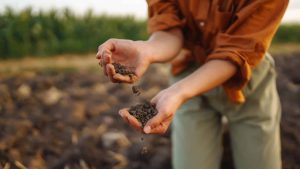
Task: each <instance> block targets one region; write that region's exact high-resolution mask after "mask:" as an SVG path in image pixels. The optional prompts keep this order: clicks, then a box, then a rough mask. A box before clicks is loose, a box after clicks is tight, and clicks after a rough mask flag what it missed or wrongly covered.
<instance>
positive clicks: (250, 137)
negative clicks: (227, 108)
mask: <svg viewBox="0 0 300 169" xmlns="http://www.w3.org/2000/svg"><path fill="white" fill-rule="evenodd" d="M269 59H270V58H269ZM264 62H265V63H262V65H260V67H258V68H257V69H256V70H255V71H254V74H253V78H254V80H253V81H252V82H250V83H251V84H250V85H252V86H251V88H250V89H249V93H250V95H249V96H248V97H247V102H246V103H245V104H243V105H241V106H237V110H238V111H236V112H230V113H228V115H227V117H228V119H229V129H230V136H231V142H232V149H233V157H234V164H235V167H236V169H280V168H281V152H280V151H281V146H280V116H281V107H280V101H279V97H278V94H277V90H276V83H275V71H274V67H273V65H272V63H271V62H270V61H264ZM268 66H270V67H268ZM256 79H259V80H258V81H259V82H256ZM251 90H252V91H251Z"/></svg>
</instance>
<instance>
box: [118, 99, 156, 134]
mask: <svg viewBox="0 0 300 169" xmlns="http://www.w3.org/2000/svg"><path fill="white" fill-rule="evenodd" d="M119 114H120V115H121V117H122V118H123V119H124V120H125V121H126V122H128V123H129V124H130V125H131V126H132V127H134V128H136V129H137V130H139V131H142V130H143V127H144V126H145V125H146V123H147V122H148V121H149V120H150V119H151V118H153V117H154V116H155V115H157V110H156V108H155V106H154V105H153V104H151V103H150V102H145V103H142V104H137V105H135V106H131V107H130V108H129V109H128V108H125V109H122V110H120V111H119Z"/></svg>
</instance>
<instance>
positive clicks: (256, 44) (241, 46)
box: [207, 0, 288, 102]
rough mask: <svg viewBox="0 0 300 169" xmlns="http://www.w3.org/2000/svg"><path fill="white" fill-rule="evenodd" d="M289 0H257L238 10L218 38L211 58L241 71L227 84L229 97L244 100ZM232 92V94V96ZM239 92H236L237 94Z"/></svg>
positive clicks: (226, 89) (208, 58)
mask: <svg viewBox="0 0 300 169" xmlns="http://www.w3.org/2000/svg"><path fill="white" fill-rule="evenodd" d="M287 4H288V0H253V1H248V3H247V4H246V5H244V6H243V7H240V8H241V9H237V12H236V13H235V15H234V16H233V17H234V20H233V21H232V23H230V25H229V26H227V28H226V29H225V30H223V31H222V32H220V33H218V35H217V37H216V46H215V48H214V49H213V52H212V53H211V54H210V55H209V56H208V57H207V61H209V60H212V59H223V60H229V61H231V62H232V63H234V64H235V65H236V66H237V67H238V71H237V73H236V74H235V75H234V76H233V77H232V78H231V79H229V80H228V81H227V82H226V83H224V85H223V86H224V88H225V91H226V92H227V93H235V95H236V96H229V97H240V101H241V102H243V99H244V98H243V96H241V93H240V92H241V89H242V88H243V87H244V86H245V85H246V84H247V82H248V81H249V80H250V78H251V72H252V70H251V69H252V68H253V67H254V66H255V65H257V64H258V63H259V62H260V60H261V59H262V58H263V57H264V55H265V53H266V51H267V49H268V48H269V45H270V43H271V40H272V37H273V36H274V34H275V32H276V30H277V28H278V26H279V24H280V21H281V18H282V17H283V15H284V12H285V9H286V7H287ZM229 91H231V92H229ZM234 91H236V92H234Z"/></svg>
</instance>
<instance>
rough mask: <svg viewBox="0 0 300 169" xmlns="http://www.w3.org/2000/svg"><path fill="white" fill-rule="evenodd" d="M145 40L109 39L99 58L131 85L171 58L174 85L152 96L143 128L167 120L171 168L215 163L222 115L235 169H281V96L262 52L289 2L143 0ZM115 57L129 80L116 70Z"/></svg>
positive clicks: (163, 125)
mask: <svg viewBox="0 0 300 169" xmlns="http://www.w3.org/2000/svg"><path fill="white" fill-rule="evenodd" d="M147 3H148V14H149V20H148V31H149V32H150V34H151V36H150V37H149V39H148V40H146V41H132V40H126V39H109V40H108V41H106V42H105V43H103V44H101V45H100V46H99V48H98V53H97V59H99V63H100V64H101V65H102V67H103V70H104V73H105V75H106V76H108V77H109V79H110V80H111V81H112V82H124V83H133V82H134V81H136V80H138V79H139V78H140V77H142V75H143V74H144V72H145V71H146V70H147V68H148V67H149V65H150V64H152V63H169V62H171V65H172V67H171V72H172V77H171V81H172V85H170V86H169V87H168V88H166V89H164V90H162V91H161V92H159V93H158V94H157V95H156V96H155V97H154V98H153V99H152V100H151V102H152V103H153V104H154V105H155V106H156V108H157V110H158V114H157V115H156V116H154V117H153V118H152V119H150V120H149V121H148V122H147V124H146V125H145V127H144V128H142V126H141V124H140V123H139V122H138V121H137V120H136V119H135V118H134V117H133V116H131V115H130V114H129V113H128V111H127V110H128V109H126V108H125V109H122V110H120V111H119V114H120V115H121V116H122V117H123V118H124V120H125V121H127V122H128V123H129V124H130V125H132V126H133V127H134V128H136V129H138V130H140V131H142V132H144V133H146V134H163V133H165V132H166V130H167V129H168V128H169V126H170V124H171V122H172V127H173V128H172V145H173V151H172V153H173V155H172V158H173V159H172V163H173V167H174V168H175V169H217V168H220V161H221V156H222V131H223V130H222V117H226V118H227V120H228V129H229V132H230V139H231V147H232V151H233V158H234V166H235V168H237V169H254V168H255V169H279V168H281V167H282V166H281V155H280V153H281V152H280V151H281V150H280V129H279V123H280V113H281V108H280V102H279V98H278V94H277V91H276V84H275V77H276V74H275V68H274V61H273V59H272V57H271V56H270V55H269V54H268V53H267V50H268V48H269V46H270V43H271V40H272V37H273V36H274V34H275V32H276V30H277V28H278V26H279V24H280V21H281V18H282V16H283V14H284V12H285V9H286V7H287V5H288V0H253V1H249V0H228V1H222V0H201V1H199V0H147ZM113 62H118V63H121V64H124V65H127V66H129V65H130V67H134V68H135V69H134V72H135V74H136V77H135V78H132V77H129V76H123V75H120V74H118V73H116V72H115V70H114V67H113V65H112V63H113Z"/></svg>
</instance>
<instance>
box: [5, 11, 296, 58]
mask: <svg viewBox="0 0 300 169" xmlns="http://www.w3.org/2000/svg"><path fill="white" fill-rule="evenodd" d="M147 36H148V35H147V32H146V21H143V20H136V19H135V18H134V17H130V16H126V17H116V16H115V17H113V16H106V15H102V16H95V15H93V13H92V11H89V12H87V13H86V14H85V15H84V16H76V15H75V14H74V13H73V12H71V11H70V10H68V9H65V10H63V11H57V10H51V11H49V12H33V11H32V9H31V8H27V9H25V10H23V11H21V12H15V11H13V10H12V9H10V8H6V10H5V11H3V12H2V13H0V59H6V58H19V57H23V56H28V55H30V56H50V55H57V54H63V53H73V54H75V53H76V54H80V53H89V52H96V50H97V47H98V45H99V44H101V43H103V42H104V41H106V40H107V39H109V38H112V37H113V38H129V39H133V40H143V39H146V38H147ZM281 43H300V25H282V26H280V28H279V30H278V32H277V34H276V36H275V38H274V41H273V44H281Z"/></svg>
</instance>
